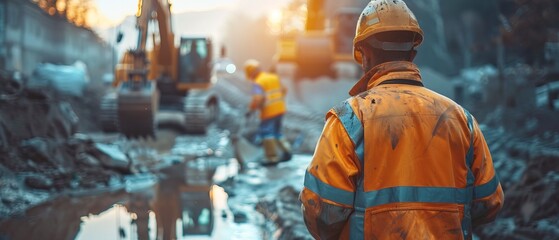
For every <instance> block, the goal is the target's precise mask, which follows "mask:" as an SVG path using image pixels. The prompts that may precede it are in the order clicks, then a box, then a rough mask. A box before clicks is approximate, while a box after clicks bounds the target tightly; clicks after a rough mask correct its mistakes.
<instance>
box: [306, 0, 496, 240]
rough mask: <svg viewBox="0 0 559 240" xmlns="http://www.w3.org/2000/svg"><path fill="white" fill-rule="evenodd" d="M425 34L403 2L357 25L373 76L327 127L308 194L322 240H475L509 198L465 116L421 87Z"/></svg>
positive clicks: (311, 222) (381, 2)
mask: <svg viewBox="0 0 559 240" xmlns="http://www.w3.org/2000/svg"><path fill="white" fill-rule="evenodd" d="M422 41H423V31H422V30H421V28H420V27H419V24H418V22H417V20H416V18H415V16H414V14H413V13H412V12H411V11H410V10H409V8H408V7H407V5H406V4H405V3H404V1H402V0H395V1H392V0H373V1H371V2H369V4H368V5H367V6H366V7H365V9H364V10H363V12H362V14H361V15H360V17H359V21H358V23H357V29H356V36H355V39H354V41H353V46H354V58H355V60H356V61H357V62H358V63H359V64H361V66H362V68H363V70H364V72H365V75H364V76H363V77H362V78H361V79H360V80H359V81H358V82H357V83H356V84H355V86H354V87H353V88H352V89H351V90H350V91H349V94H350V95H351V97H350V98H349V99H347V100H346V101H344V102H343V103H341V104H340V105H339V106H337V107H335V108H333V109H332V110H330V111H329V112H328V113H327V114H326V123H325V127H324V130H323V132H322V136H321V137H320V140H319V142H318V145H317V148H316V152H315V153H314V156H313V159H312V162H311V163H310V165H309V167H308V168H307V172H306V175H305V181H304V188H303V190H302V192H301V194H300V200H301V202H302V211H303V215H304V219H305V224H306V226H307V228H308V230H309V232H310V233H311V234H312V236H313V237H315V238H317V239H471V238H472V227H473V226H476V225H480V224H484V223H488V222H491V221H493V220H494V218H495V217H496V215H497V213H498V212H499V211H500V209H501V207H502V206H503V201H504V196H503V190H502V188H501V185H500V182H499V179H498V178H497V175H496V173H495V169H494V167H493V161H492V159H491V154H490V152H489V148H488V147H487V143H486V141H485V139H484V137H483V134H482V132H481V130H480V128H479V125H478V123H477V122H476V120H475V119H474V117H473V116H472V115H470V113H468V111H467V110H465V109H464V108H462V107H461V106H460V105H458V104H456V103H455V102H453V101H452V100H450V99H448V98H446V97H444V96H442V95H439V94H437V93H435V92H433V91H431V90H429V89H427V88H425V87H424V86H423V83H422V80H421V75H420V73H419V69H418V67H417V66H416V65H415V64H413V63H412V61H413V59H414V57H415V55H416V53H417V52H416V48H417V47H418V46H419V45H420V44H421V42H422Z"/></svg>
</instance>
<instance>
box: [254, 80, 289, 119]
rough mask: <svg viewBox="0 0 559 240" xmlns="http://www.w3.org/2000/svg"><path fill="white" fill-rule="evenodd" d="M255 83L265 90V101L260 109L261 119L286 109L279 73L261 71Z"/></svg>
mask: <svg viewBox="0 0 559 240" xmlns="http://www.w3.org/2000/svg"><path fill="white" fill-rule="evenodd" d="M255 83H256V84H257V85H258V86H260V87H261V88H262V90H263V95H264V96H263V97H264V103H263V106H262V108H261V109H260V119H270V118H273V117H276V116H279V115H281V114H284V113H285V111H286V107H285V101H284V93H283V88H282V85H281V82H280V79H279V77H278V76H277V75H275V74H271V73H265V72H262V73H260V74H259V75H258V76H257V77H256V80H255Z"/></svg>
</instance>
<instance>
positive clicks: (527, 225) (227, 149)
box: [0, 76, 559, 239]
mask: <svg viewBox="0 0 559 240" xmlns="http://www.w3.org/2000/svg"><path fill="white" fill-rule="evenodd" d="M0 84H1V85H2V86H6V87H3V88H1V89H0V218H1V219H4V220H0V225H2V226H0V230H2V231H1V232H3V233H4V232H8V231H10V229H13V228H12V227H10V226H14V225H11V224H13V223H11V220H9V219H14V217H15V216H19V217H17V218H20V217H21V218H22V219H24V220H22V221H23V223H22V222H19V224H26V221H27V220H25V219H27V218H26V217H25V216H27V215H28V214H33V212H35V213H36V212H41V214H43V213H44V212H43V211H44V209H45V208H47V209H52V208H53V207H52V204H55V205H56V204H61V203H59V201H71V202H73V201H74V200H59V199H60V198H61V197H62V198H68V199H84V197H85V198H95V197H96V196H97V197H99V196H100V195H103V194H107V193H110V194H111V195H115V196H116V197H115V196H113V197H111V198H110V199H129V200H133V199H136V198H138V196H140V195H141V194H140V195H137V194H132V192H134V191H135V189H142V188H145V187H146V186H148V187H149V186H151V185H154V184H155V183H156V182H159V181H161V179H166V177H165V176H168V173H166V172H165V171H167V170H164V169H169V168H171V169H173V168H174V167H173V166H175V165H176V164H186V163H189V164H191V165H189V166H190V167H188V168H187V169H191V170H196V169H200V168H204V167H207V165H205V164H208V163H210V165H211V166H213V167H211V168H213V169H214V170H216V169H218V168H219V166H224V165H228V164H230V163H231V162H234V163H236V164H237V165H235V164H233V167H229V168H226V169H230V170H226V171H231V172H232V173H231V174H225V175H223V174H221V175H220V174H217V175H220V176H221V179H219V180H216V181H215V182H216V183H218V185H219V186H220V187H222V188H223V190H222V191H224V192H225V193H226V196H227V200H226V201H227V203H226V204H227V206H225V207H222V208H221V210H220V211H223V213H221V212H218V213H216V214H217V215H216V216H220V215H221V217H222V218H224V219H230V220H231V222H233V225H231V226H237V227H232V228H230V229H240V228H248V229H257V230H254V231H253V230H246V229H245V230H239V237H238V238H236V239H242V236H245V237H247V236H250V238H262V239H310V236H309V235H308V233H307V232H306V228H305V227H304V223H303V220H302V216H301V213H300V203H299V201H298V199H297V198H298V192H299V191H300V190H301V188H302V182H303V176H304V170H305V167H306V166H307V164H308V162H309V161H310V156H311V155H312V152H313V151H314V147H315V144H316V140H317V139H318V137H319V135H320V132H321V130H322V126H323V123H324V111H325V110H327V109H328V107H327V105H328V104H331V105H334V104H335V103H336V102H338V101H340V100H341V99H343V95H342V94H340V96H335V97H333V98H332V99H329V101H331V102H332V103H330V102H328V103H325V102H321V101H318V100H317V99H316V98H311V97H309V98H308V99H306V100H305V99H303V101H300V99H299V98H297V96H296V94H290V95H289V98H288V103H289V112H288V113H287V114H286V116H285V120H284V125H285V129H284V130H285V135H286V137H287V138H288V140H290V142H291V143H292V144H293V147H294V149H295V152H296V153H298V154H299V155H297V156H298V157H297V158H296V159H295V160H294V161H291V162H287V163H281V164H279V165H278V166H275V167H271V168H264V167H261V166H260V165H259V164H258V163H256V162H252V163H250V162H249V163H244V164H247V166H248V167H247V168H245V169H244V170H243V171H241V172H237V171H238V168H236V167H235V166H238V162H237V161H235V157H236V155H235V151H234V146H233V144H232V141H233V140H234V139H236V138H238V137H246V138H250V137H251V136H253V135H254V131H255V126H256V125H255V124H254V123H255V122H257V119H255V118H254V117H253V118H246V115H245V113H246V106H247V104H248V101H249V97H248V96H249V93H250V87H249V86H248V85H247V83H246V82H244V81H243V80H241V79H239V78H235V77H231V78H226V79H224V80H222V81H220V82H219V83H218V84H217V86H216V89H217V91H218V92H219V93H220V95H221V96H222V100H223V103H224V104H222V105H221V107H220V109H221V113H222V114H221V117H220V119H219V121H218V122H217V124H215V126H212V128H211V129H210V131H209V133H208V135H206V136H188V135H184V133H182V132H180V131H177V130H176V129H160V130H159V132H158V136H157V139H158V140H157V141H155V140H134V141H130V140H127V139H124V138H122V137H121V136H119V135H118V134H104V133H100V132H99V127H98V124H97V121H96V114H95V112H96V109H97V106H98V97H99V96H100V94H99V92H98V91H95V90H91V91H90V92H86V94H85V96H86V97H85V98H75V97H68V96H63V95H60V94H58V93H56V92H53V91H51V90H48V89H44V90H43V91H37V90H29V89H26V88H24V87H23V86H22V84H21V82H18V81H14V80H13V79H10V78H8V77H5V76H3V77H2V78H1V79H0ZM314 84H318V85H320V86H321V87H316V86H315V85H314ZM346 85H347V86H349V85H351V83H350V82H327V81H325V80H320V81H317V82H315V83H304V84H302V86H303V87H304V88H308V90H309V92H324V91H327V90H328V89H340V88H343V87H346ZM335 98H341V99H335ZM492 121H493V122H492V123H491V124H489V125H485V127H484V128H483V131H484V134H485V136H486V139H487V141H488V143H489V146H490V148H491V151H492V155H493V158H494V162H495V167H496V169H497V172H498V174H499V177H500V179H501V183H502V184H503V188H504V190H505V194H506V196H505V197H506V202H505V207H504V209H503V212H502V213H501V214H500V216H499V217H498V219H497V220H496V221H495V223H492V224H488V225H484V226H480V227H478V228H476V229H475V232H476V237H478V238H481V239H535V238H541V239H557V238H559V227H558V226H559V218H558V217H557V216H558V214H557V213H558V212H559V209H558V208H557V204H556V203H555V202H556V199H558V198H559V195H558V193H559V189H558V184H559V168H558V166H559V164H558V163H557V161H559V134H557V133H554V132H545V133H542V134H533V133H530V134H527V133H516V132H515V131H511V130H510V129H508V130H507V129H504V128H502V127H498V126H495V123H494V120H492ZM220 169H222V170H221V171H224V170H223V168H220ZM231 169H234V170H231ZM217 171H219V170H217ZM197 172H199V171H190V173H189V174H190V176H196V173H197ZM195 178H196V177H195ZM286 179H288V180H286ZM156 185H157V184H156ZM152 195H153V194H152ZM64 196H65V197H64ZM103 196H104V195H103ZM51 199H58V200H55V201H54V202H53V201H48V200H51ZM99 199H100V200H99V201H100V202H99V203H100V205H102V206H101V207H100V206H97V205H96V206H91V207H88V208H87V209H89V210H87V209H86V210H84V209H81V210H80V211H75V212H72V213H67V214H66V215H65V216H69V217H71V218H72V219H76V218H79V217H80V216H82V217H83V216H84V215H90V214H93V215H98V214H101V213H102V212H104V211H107V209H109V208H110V209H112V208H111V206H114V205H113V204H115V203H117V202H118V201H125V200H114V201H113V200H111V201H109V200H107V202H105V200H106V198H103V197H101V198H99ZM76 201H77V200H76ZM126 201H128V200H126ZM126 201H125V202H126ZM150 201H151V200H150ZM41 203H45V204H47V206H46V207H44V204H41ZM48 204H51V205H48ZM78 205H79V204H78ZM124 205H126V204H124ZM33 206H36V207H33ZM56 206H58V205H56ZM61 206H64V205H63V204H62V205H61ZM30 207H33V208H30ZM125 208H126V207H125ZM51 211H52V210H51ZM223 216H224V217H223ZM1 222H3V223H1ZM44 222H46V223H48V219H46V220H45V221H44ZM225 222H226V221H225ZM238 226H241V227H238ZM36 227H38V228H39V227H43V228H44V226H42V225H41V226H38V225H37V226H36ZM45 229H48V227H47V228H45ZM77 229H78V230H76V231H80V230H79V229H80V228H79V226H78V228H77ZM45 231H46V230H45ZM58 234H60V235H56V236H61V237H62V238H65V237H64V236H74V237H76V235H75V234H77V233H76V232H72V233H70V235H68V234H69V233H68V232H64V231H62V232H61V233H58ZM72 234H74V235H72ZM217 234H219V233H217ZM243 234H248V235H243ZM16 236H21V238H18V237H14V238H15V239H24V238H26V237H24V236H23V235H16ZM78 236H81V235H78Z"/></svg>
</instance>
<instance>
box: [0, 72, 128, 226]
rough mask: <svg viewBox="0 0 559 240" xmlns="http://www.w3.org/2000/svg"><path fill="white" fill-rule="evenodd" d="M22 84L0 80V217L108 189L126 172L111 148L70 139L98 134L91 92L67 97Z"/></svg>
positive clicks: (84, 139) (125, 162)
mask: <svg viewBox="0 0 559 240" xmlns="http://www.w3.org/2000/svg"><path fill="white" fill-rule="evenodd" d="M22 82H24V81H18V80H15V79H13V78H12V77H10V76H8V75H6V74H2V75H1V76H0V85H1V86H3V87H2V88H1V89H0V192H1V193H2V194H1V195H0V216H8V215H10V214H12V213H16V212H18V211H21V210H22V209H25V208H26V207H28V206H29V205H32V204H35V203H38V202H40V201H42V200H44V199H45V198H47V197H48V196H51V195H52V193H60V192H62V191H65V190H69V189H89V188H98V187H103V186H108V185H110V184H111V183H112V182H114V181H115V180H118V179H120V178H121V176H122V175H123V174H127V173H130V172H131V169H130V161H129V159H128V158H127V157H126V156H124V157H122V158H120V159H118V158H115V156H114V155H115V153H114V152H115V151H113V150H111V149H110V148H111V147H110V146H101V145H98V144H96V143H94V142H93V141H91V140H90V139H88V138H87V137H86V136H85V135H81V134H75V133H76V132H77V131H78V130H79V131H93V130H96V129H97V126H96V123H95V121H94V117H92V116H93V115H94V113H95V112H94V111H95V110H94V109H92V106H93V105H94V104H95V98H94V97H91V96H88V95H91V94H94V92H89V91H86V92H85V93H84V95H85V96H84V97H83V98H77V97H68V96H64V95H61V94H59V93H57V92H55V91H52V90H50V89H39V90H37V89H35V90H32V89H28V88H26V87H24V85H23V84H22ZM92 119H93V120H92ZM37 196H39V197H37Z"/></svg>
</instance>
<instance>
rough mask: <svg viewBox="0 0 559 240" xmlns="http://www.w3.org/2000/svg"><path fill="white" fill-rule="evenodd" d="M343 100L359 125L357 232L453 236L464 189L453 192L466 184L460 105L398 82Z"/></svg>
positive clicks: (465, 134)
mask: <svg viewBox="0 0 559 240" xmlns="http://www.w3.org/2000/svg"><path fill="white" fill-rule="evenodd" d="M349 102H350V104H351V105H352V106H353V107H354V110H355V111H354V112H355V113H358V114H357V117H358V118H359V119H361V120H362V124H363V125H362V126H363V133H364V134H363V139H364V141H363V156H364V157H363V161H364V169H365V170H364V171H363V173H364V175H363V191H364V192H365V195H366V197H364V199H366V200H365V207H366V208H367V211H366V214H365V225H364V226H365V233H366V234H365V235H366V236H376V237H378V238H379V239H387V238H393V237H395V238H399V237H400V236H402V235H406V234H409V235H410V236H431V237H430V238H431V239H433V238H437V239H459V238H461V237H462V231H461V219H462V217H463V207H462V206H461V205H459V204H457V203H460V202H464V201H463V200H462V199H464V198H465V197H466V196H465V193H466V191H461V190H458V189H463V188H465V187H466V184H467V179H466V178H467V174H468V168H467V166H466V154H467V152H468V149H469V147H470V130H469V128H468V120H467V117H466V115H465V112H464V109H462V108H461V107H460V106H459V105H457V104H456V103H454V102H453V101H451V100H449V99H447V98H446V97H443V96H441V95H439V94H437V93H434V92H432V91H430V90H428V89H426V88H424V87H421V86H414V85H406V84H387V85H380V86H377V87H375V88H373V89H371V90H369V91H367V92H365V93H362V94H361V95H359V96H357V97H354V98H353V99H351V100H350V101H349ZM338 112H339V113H338V114H339V117H340V118H343V114H340V112H341V111H338ZM359 115H360V116H359ZM417 187H419V188H417ZM431 202H436V203H431ZM394 219H398V221H394Z"/></svg>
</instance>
